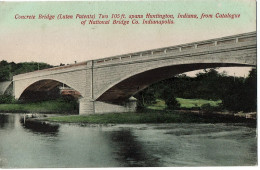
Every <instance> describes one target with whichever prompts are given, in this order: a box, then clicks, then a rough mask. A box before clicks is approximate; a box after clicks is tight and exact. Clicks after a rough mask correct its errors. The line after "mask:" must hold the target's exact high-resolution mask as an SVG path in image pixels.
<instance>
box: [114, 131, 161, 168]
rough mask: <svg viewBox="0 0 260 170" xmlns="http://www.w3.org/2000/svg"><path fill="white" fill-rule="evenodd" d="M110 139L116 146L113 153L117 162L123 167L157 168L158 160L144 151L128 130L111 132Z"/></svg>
mask: <svg viewBox="0 0 260 170" xmlns="http://www.w3.org/2000/svg"><path fill="white" fill-rule="evenodd" d="M110 137H111V140H112V141H113V143H114V144H115V145H116V146H115V148H117V150H116V151H114V153H115V154H116V155H117V159H118V161H120V162H122V163H123V164H124V165H125V166H128V167H148V166H150V167H151V166H159V164H158V160H157V159H156V158H155V157H153V156H152V155H149V154H148V153H147V152H146V151H145V149H144V146H143V145H142V144H141V143H140V142H139V141H138V140H137V137H136V136H134V135H133V133H132V131H131V130H130V129H122V130H120V131H112V132H111V133H110Z"/></svg>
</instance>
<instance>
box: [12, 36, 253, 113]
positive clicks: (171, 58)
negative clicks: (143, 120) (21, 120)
mask: <svg viewBox="0 0 260 170" xmlns="http://www.w3.org/2000/svg"><path fill="white" fill-rule="evenodd" d="M234 66H236V67H237V66H256V32H250V33H245V34H239V35H234V36H228V37H222V38H217V39H211V40H206V41H200V42H194V43H189V44H182V45H177V46H172V47H166V48H160V49H153V50H148V51H141V52H137V53H131V54H125V55H120V56H114V57H109V58H104V59H98V60H90V61H86V62H82V63H78V64H73V65H69V66H62V67H54V68H51V69H45V70H39V71H34V72H30V73H25V74H20V75H16V76H14V77H13V90H14V96H15V98H16V99H19V98H21V97H22V96H23V95H26V94H30V95H31V96H33V97H37V96H34V95H33V94H34V93H35V92H37V91H38V92H39V91H41V92H43V93H46V92H48V91H51V90H52V89H53V88H54V87H57V86H58V85H60V84H61V83H63V84H66V85H67V86H69V87H71V88H73V89H74V90H76V91H77V92H79V93H80V95H81V97H80V99H79V105H80V106H79V113H80V114H89V113H106V112H126V111H134V110H135V102H134V101H132V100H131V96H133V95H134V94H136V93H137V92H138V91H141V90H142V89H144V88H146V87H148V86H149V85H151V84H153V83H155V82H157V81H160V80H163V79H167V78H171V77H173V76H174V75H176V74H180V73H184V72H188V71H193V70H198V69H205V68H213V67H234ZM35 94H37V93H35Z"/></svg>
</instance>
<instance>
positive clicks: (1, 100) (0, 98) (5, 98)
mask: <svg viewBox="0 0 260 170" xmlns="http://www.w3.org/2000/svg"><path fill="white" fill-rule="evenodd" d="M15 102H16V100H15V99H14V97H13V96H11V95H0V104H7V103H15Z"/></svg>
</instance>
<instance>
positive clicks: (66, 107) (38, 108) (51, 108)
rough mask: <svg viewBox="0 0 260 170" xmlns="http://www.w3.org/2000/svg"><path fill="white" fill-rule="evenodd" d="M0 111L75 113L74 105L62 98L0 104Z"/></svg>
mask: <svg viewBox="0 0 260 170" xmlns="http://www.w3.org/2000/svg"><path fill="white" fill-rule="evenodd" d="M0 113H63V114H65V113H68V114H77V113H78V111H77V110H76V109H75V105H74V104H73V103H70V102H64V101H63V100H52V101H42V102H34V103H13V104H0Z"/></svg>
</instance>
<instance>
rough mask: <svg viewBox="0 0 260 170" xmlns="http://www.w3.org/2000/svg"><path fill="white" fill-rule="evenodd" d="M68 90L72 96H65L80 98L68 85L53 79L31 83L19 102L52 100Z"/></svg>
mask: <svg viewBox="0 0 260 170" xmlns="http://www.w3.org/2000/svg"><path fill="white" fill-rule="evenodd" d="M67 89H70V91H73V94H71V93H67V95H73V96H74V97H78V98H79V97H82V95H81V94H80V93H79V92H78V91H76V90H74V89H72V88H70V87H69V86H68V85H66V84H64V83H62V82H60V81H57V80H53V79H42V80H38V81H35V82H33V83H31V84H30V85H29V86H27V87H26V88H25V89H24V90H23V92H22V93H21V95H20V96H19V98H18V99H19V100H42V99H53V98H57V97H60V96H61V95H62V91H63V90H67Z"/></svg>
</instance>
